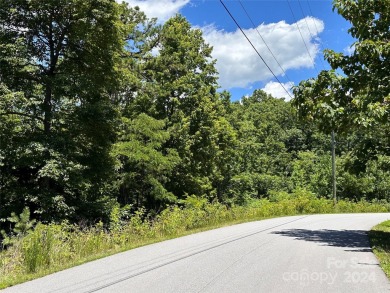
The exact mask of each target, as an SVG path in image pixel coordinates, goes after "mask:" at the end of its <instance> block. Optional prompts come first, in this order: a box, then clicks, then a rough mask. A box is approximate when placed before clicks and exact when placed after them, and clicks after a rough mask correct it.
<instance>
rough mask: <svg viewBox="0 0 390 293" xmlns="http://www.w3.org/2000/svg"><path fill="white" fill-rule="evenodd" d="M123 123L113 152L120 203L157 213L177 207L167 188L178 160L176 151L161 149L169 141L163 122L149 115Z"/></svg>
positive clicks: (124, 119)
mask: <svg viewBox="0 0 390 293" xmlns="http://www.w3.org/2000/svg"><path fill="white" fill-rule="evenodd" d="M122 119H123V129H122V131H121V135H120V138H119V141H118V142H117V143H116V144H115V146H114V149H113V153H114V155H115V156H116V157H117V159H118V168H119V169H120V172H119V176H120V177H119V182H118V184H119V191H120V196H119V197H118V200H119V202H120V203H122V204H131V205H133V206H134V208H140V207H146V208H147V209H154V210H156V211H157V210H159V209H160V207H162V206H164V205H165V204H172V203H175V202H176V197H175V195H174V194H172V193H171V192H168V191H167V190H166V189H165V187H164V186H165V183H166V182H167V181H168V178H169V175H170V174H171V173H172V170H173V168H174V167H175V166H176V165H177V164H178V163H179V157H178V155H177V152H176V151H175V150H173V149H163V148H162V146H163V144H164V143H165V142H166V141H167V140H168V138H169V133H168V132H167V131H166V130H164V129H163V128H164V125H165V123H164V121H161V120H156V119H154V118H152V117H150V116H148V115H146V114H140V115H139V116H138V117H136V118H134V119H132V120H130V119H127V118H125V117H123V118H122Z"/></svg>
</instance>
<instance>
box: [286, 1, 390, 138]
mask: <svg viewBox="0 0 390 293" xmlns="http://www.w3.org/2000/svg"><path fill="white" fill-rule="evenodd" d="M333 5H334V9H335V10H336V11H337V12H338V13H339V14H340V15H342V16H343V17H344V18H345V19H346V20H348V21H349V22H350V23H351V24H352V27H351V28H350V29H349V33H350V34H351V35H352V36H353V37H354V38H356V42H355V43H354V44H353V48H354V51H353V53H352V54H351V55H346V54H343V53H336V52H334V51H332V50H326V51H325V58H326V59H327V61H328V62H329V63H330V65H331V66H332V70H330V71H322V72H321V73H320V74H319V75H318V77H317V78H315V79H310V80H307V81H302V82H301V83H300V84H299V86H298V87H296V88H295V89H294V95H295V98H294V100H293V103H294V105H295V106H296V107H297V109H298V111H299V113H300V115H301V116H302V117H305V118H306V119H309V120H315V121H316V122H318V123H319V125H320V127H321V128H322V129H323V130H325V131H328V132H330V130H337V132H339V133H340V132H342V131H346V132H347V131H348V130H349V129H350V128H351V127H356V126H358V127H359V126H360V125H362V126H364V127H368V126H371V125H373V124H375V123H388V121H389V104H390V66H389V65H390V64H389V57H390V42H389V39H390V31H389V22H390V2H389V1H388V0H378V1H373V0H335V1H334V2H333ZM335 70H339V71H341V72H342V74H341V75H339V74H337V73H336V71H335Z"/></svg>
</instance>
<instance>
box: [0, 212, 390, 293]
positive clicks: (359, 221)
mask: <svg viewBox="0 0 390 293" xmlns="http://www.w3.org/2000/svg"><path fill="white" fill-rule="evenodd" d="M387 219H390V214H339V215H310V216H295V217H283V218H276V219H269V220H264V221H258V222H251V223H245V224H240V225H235V226H230V227H224V228H221V229H216V230H211V231H207V232H202V233H198V234H193V235H189V236H186V237H182V238H178V239H173V240H169V241H164V242H161V243H156V244H152V245H148V246H144V247H141V248H137V249H134V250H131V251H127V252H124V253H120V254H116V255H113V256H111V257H107V258H104V259H100V260H97V261H93V262H90V263H87V264H84V265H81V266H78V267H75V268H72V269H68V270H65V271H62V272H58V273H55V274H52V275H50V276H47V277H44V278H41V279H37V280H34V281H31V282H27V283H24V284H21V285H18V286H15V287H11V288H8V289H5V290H4V291H2V292H4V293H11V292H17V293H24V292H26V293H27V292H57V293H60V292H61V293H62V292H72V293H73V292H147V293H150V292H158V293H161V292H186V293H187V292H267V293H268V292H277V293H281V292H311V293H312V292H354V293H356V292H372V293H373V292H381V293H382V292H390V282H389V281H388V279H387V278H386V276H385V274H384V273H383V272H382V270H381V268H380V267H379V265H378V261H377V259H376V258H375V256H374V254H373V253H372V252H371V249H370V246H369V242H368V238H367V233H366V232H367V231H368V230H370V228H371V227H372V226H374V225H376V224H378V223H380V222H382V221H384V220H387Z"/></svg>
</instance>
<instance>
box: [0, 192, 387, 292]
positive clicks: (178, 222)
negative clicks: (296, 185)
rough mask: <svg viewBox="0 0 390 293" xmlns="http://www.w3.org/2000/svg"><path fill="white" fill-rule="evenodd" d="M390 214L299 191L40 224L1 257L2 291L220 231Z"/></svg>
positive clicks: (376, 205)
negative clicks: (151, 213) (102, 219)
mask: <svg viewBox="0 0 390 293" xmlns="http://www.w3.org/2000/svg"><path fill="white" fill-rule="evenodd" d="M388 211H390V208H389V205H388V204H383V203H369V202H366V201H360V202H357V203H353V202H350V201H339V202H338V204H337V205H336V206H334V205H333V202H332V201H331V200H327V199H323V198H315V197H314V196H313V195H312V194H310V193H307V192H297V193H296V194H294V195H293V196H292V197H290V198H288V199H286V198H280V199H277V200H274V201H269V200H267V199H262V200H254V201H252V202H249V203H248V204H247V205H246V206H233V207H227V206H225V205H223V204H220V203H208V202H207V201H206V200H202V199H198V198H189V199H188V200H187V201H186V202H185V204H184V206H182V207H178V206H173V207H169V208H167V209H166V210H164V211H163V212H162V213H161V214H159V215H158V216H157V217H156V218H154V219H148V218H146V217H145V215H144V214H143V212H142V211H139V212H137V213H135V214H134V215H132V217H131V218H130V219H129V220H127V221H123V220H122V219H120V218H118V217H119V214H120V213H118V211H114V212H113V214H112V218H111V221H112V222H111V223H110V226H109V228H106V227H104V226H103V224H102V223H98V224H97V225H95V226H93V227H89V228H86V229H82V228H80V227H78V226H76V225H73V224H69V223H67V222H64V223H61V224H48V225H44V224H41V223H38V224H37V225H36V226H35V228H34V230H32V231H30V232H29V233H28V234H27V235H25V236H24V237H22V238H18V239H14V241H13V245H12V246H9V247H8V248H7V249H5V250H3V251H1V252H0V289H2V288H5V287H8V286H12V285H15V284H18V283H22V282H25V281H27V280H31V279H35V278H37V277H41V276H44V275H47V274H50V273H53V272H56V271H59V270H63V269H66V268H69V267H72V266H75V265H79V264H82V263H85V262H88V261H91V260H95V259H98V258H101V257H105V256H108V255H112V254H115V253H118V252H122V251H125V250H129V249H133V248H136V247H139V246H143V245H147V244H151V243H155V242H159V241H163V240H167V239H171V238H176V237H180V236H184V235H188V234H192V233H196V232H200V231H204V230H209V229H214V228H218V227H222V226H227V225H232V224H237V223H242V222H248V221H254V220H260V219H265V218H271V217H279V216H290V215H300V214H316V213H353V212H388Z"/></svg>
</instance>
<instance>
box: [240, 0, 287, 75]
mask: <svg viewBox="0 0 390 293" xmlns="http://www.w3.org/2000/svg"><path fill="white" fill-rule="evenodd" d="M238 2H239V3H240V5H241V7H242V9H243V10H244V12H245V14H246V16H247V17H248V18H249V20H250V22H251V23H252V25H253V27H254V28H255V30H256V31H257V33H258V35H259V36H260V38H261V39H262V41H263V42H264V44H265V46H266V47H267V49H268V51H269V52H270V53H271V55H272V57H273V58H274V60H275V61H276V63H277V64H278V65H279V67H280V69H281V70H282V72H283V73H284V75H285V76H286V77H287V79H288V81H290V82H291V80H290V78H289V77H288V75H287V73H286V71H285V70H284V69H283V67H282V65H281V64H280V63H279V61H278V60H277V59H276V57H275V55H274V53H273V52H272V50H271V48H270V47H269V46H268V44H267V42H266V41H265V40H264V38H263V36H262V35H261V34H260V32H259V30H258V29H257V27H256V25H255V23H254V22H253V20H252V18H251V17H250V15H249V13H248V11H247V10H246V9H245V7H244V5H243V4H242V2H241V1H238Z"/></svg>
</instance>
